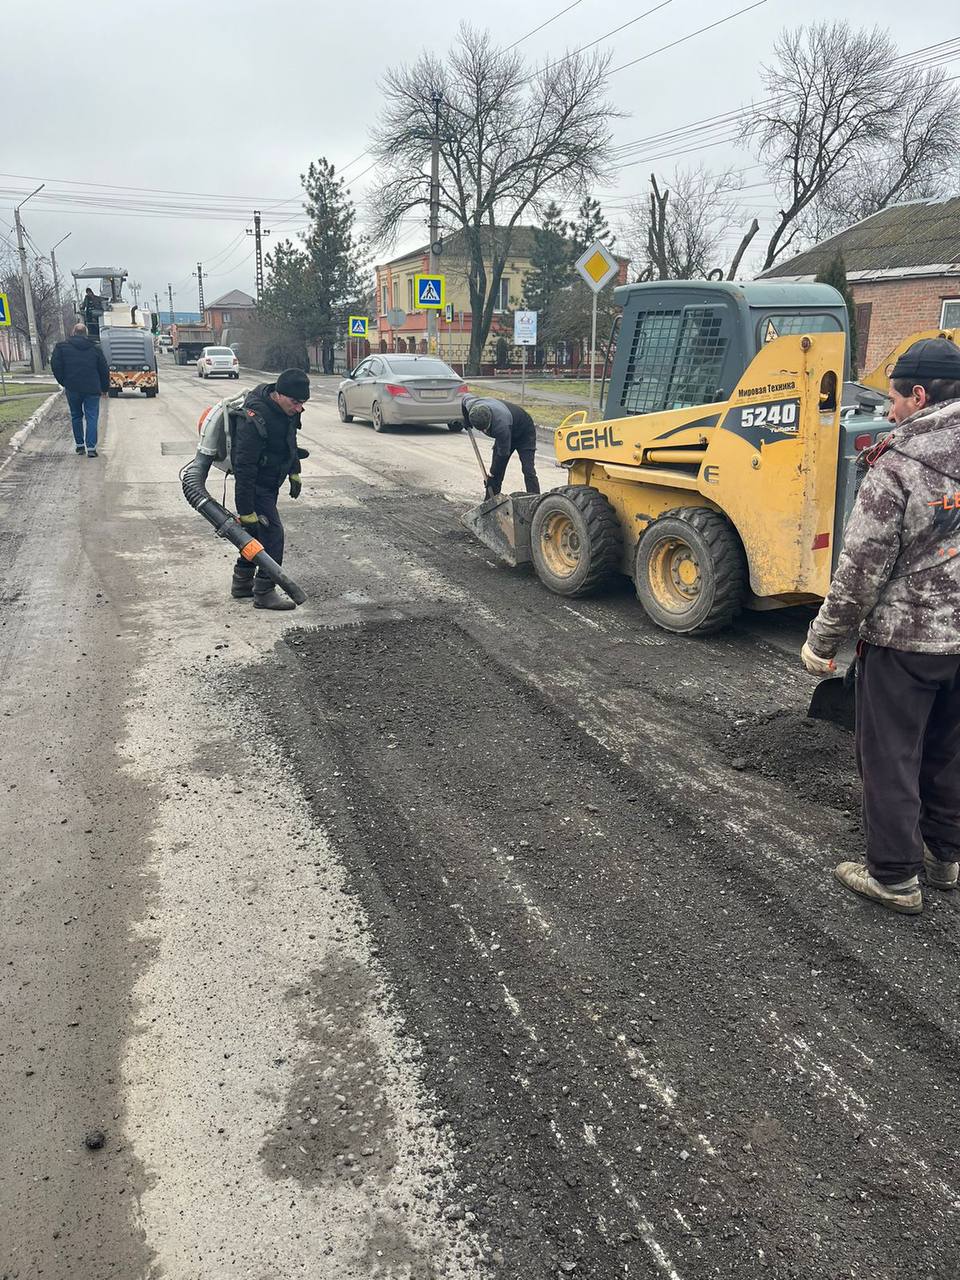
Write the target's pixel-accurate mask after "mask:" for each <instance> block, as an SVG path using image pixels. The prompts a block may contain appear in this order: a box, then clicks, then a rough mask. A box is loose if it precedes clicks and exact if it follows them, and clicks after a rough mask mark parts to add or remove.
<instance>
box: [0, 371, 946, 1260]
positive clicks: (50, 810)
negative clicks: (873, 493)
mask: <svg viewBox="0 0 960 1280" xmlns="http://www.w3.org/2000/svg"><path fill="white" fill-rule="evenodd" d="M161 373H162V379H163V380H162V390H161V395H160V396H159V398H158V399H156V400H154V401H146V400H135V399H133V398H129V399H128V398H124V399H121V400H118V401H112V402H109V404H108V405H107V406H106V412H105V415H104V420H103V427H104V431H103V446H102V454H101V457H100V458H99V459H97V460H87V459H86V458H77V457H75V455H74V453H73V448H72V438H71V436H70V432H69V426H68V425H67V423H66V422H65V420H64V418H63V416H62V415H61V416H59V417H54V418H52V419H51V420H50V421H49V422H48V423H45V424H44V425H43V426H42V427H41V428H40V429H39V430H38V431H37V432H36V433H35V434H34V436H33V437H31V439H30V441H29V443H28V446H27V447H26V449H25V450H24V451H23V453H22V454H20V455H18V456H17V457H16V458H15V459H14V460H13V461H12V462H11V463H10V465H8V466H7V467H6V468H5V469H4V470H3V471H2V472H0V505H2V513H3V519H2V523H0V548H2V550H3V552H4V555H3V562H2V568H0V712H2V714H0V750H2V754H3V760H4V764H5V769H4V780H3V784H2V786H0V832H2V833H3V836H2V840H3V867H4V873H5V874H4V893H3V898H2V907H0V1114H2V1116H3V1118H4V1119H3V1125H4V1130H3V1136H4V1157H3V1160H2V1162H0V1277H3V1280H12V1278H13V1277H17V1278H18V1280H27V1278H28V1277H29V1278H30V1280H33V1277H41V1276H42V1277H44V1278H45V1280H49V1278H50V1277H57V1278H59V1277H63V1278H64V1280H66V1278H67V1277H69V1278H70V1280H100V1278H101V1277H116V1278H117V1280H140V1278H141V1277H143V1278H144V1280H146V1278H147V1277H150V1278H154V1277H165V1278H169V1280H200V1278H201V1277H202V1278H203V1280H220V1278H221V1277H228V1276H229V1277H243V1278H247V1277H249V1278H250V1280H268V1278H269V1280H287V1278H288V1277H297V1276H307V1277H311V1278H318V1280H319V1278H322V1280H328V1278H330V1280H353V1278H354V1277H357V1278H360V1277H378V1278H379V1277H384V1278H387V1277H390V1278H393V1277H420V1278H422V1280H426V1278H428V1277H429V1278H431V1280H448V1278H451V1280H461V1278H462V1280H475V1278H479V1277H490V1278H491V1280H494V1278H495V1280H519V1278H520V1277H522V1278H523V1280H540V1278H541V1277H544V1278H545V1277H552V1276H555V1275H573V1276H585V1277H587V1276H589V1277H593V1278H595V1280H608V1278H612V1277H617V1276H628V1277H640V1278H642V1280H652V1278H654V1277H660V1278H662V1277H670V1278H672V1280H677V1278H678V1277H679V1278H680V1280H707V1278H708V1277H720V1276H724V1277H727V1276H729V1277H737V1278H738V1280H741V1278H742V1280H752V1278H753V1277H784V1278H791V1280H794V1278H795V1280H801V1278H802V1280H819V1278H821V1277H822V1278H823V1280H837V1278H838V1277H863V1280H867V1278H868V1277H869V1280H901V1278H904V1280H905V1278H906V1277H911V1278H913V1277H917V1278H920V1280H948V1278H950V1280H954V1278H955V1277H956V1275H957V1274H958V1273H960V1246H958V1244H957V1242H956V1233H957V1219H958V1212H960V1178H958V1176H957V1167H958V1156H957V1137H956V1132H957V1124H956V1120H957V1116H956V1110H957V1105H956V1101H955V1099H956V1091H955V1089H954V1087H953V1085H954V1080H955V1074H956V1061H957V1023H956V994H955V993H956V988H957V982H958V977H960V964H958V955H957V932H958V928H957V927H958V904H957V903H956V902H955V901H953V900H952V897H951V896H950V895H942V894H940V895H938V894H936V893H934V892H933V891H928V893H927V895H926V897H927V909H926V911H925V913H924V914H923V915H922V916H921V917H918V918H915V919H906V918H891V917H889V916H887V915H883V914H881V913H880V912H878V911H874V910H871V909H870V908H869V907H868V906H867V905H865V904H861V903H859V902H857V901H856V900H854V899H852V898H850V897H847V896H843V895H842V894H841V893H840V891H839V890H837V889H835V887H834V886H833V884H832V882H831V879H830V875H829V871H830V868H831V867H832V865H833V863H834V862H835V861H836V860H837V858H838V857H840V856H844V855H846V854H848V853H854V852H855V851H856V850H857V849H858V848H859V829H858V825H859V824H858V820H857V816H856V814H857V802H858V797H857V784H856V779H855V773H854V770H853V764H852V748H851V744H850V741H849V739H848V738H847V737H845V736H844V735H843V734H842V733H840V732H839V731H831V730H830V729H829V728H825V727H823V726H814V725H812V724H811V723H810V722H808V721H806V720H805V719H804V716H803V711H804V708H805V706H806V702H807V700H808V698H809V692H810V684H809V680H808V679H807V677H806V676H805V675H804V674H803V673H802V671H800V670H799V668H798V665H797V662H796V657H795V655H796V651H797V649H798V648H799V641H800V638H801V636H802V634H803V628H804V618H803V616H802V615H796V614H790V615H786V614H767V615H758V616H756V617H754V618H752V619H748V620H747V621H746V622H745V623H744V625H743V626H741V627H739V628H738V629H737V630H735V631H733V632H731V633H729V634H727V635H724V636H720V637H715V638H712V639H709V640H704V641H683V640H679V639H675V638H673V637H669V636H666V635H664V634H663V633H660V632H658V631H656V630H655V629H654V628H653V627H652V626H650V625H649V624H648V623H646V622H645V620H644V618H643V616H642V615H641V614H640V612H639V609H638V606H637V605H636V603H635V602H634V600H633V598H632V595H631V593H630V591H629V590H627V589H626V588H624V589H623V590H619V591H614V592H612V593H611V594H610V595H608V596H605V597H603V598H600V599H597V600H594V601H578V602H569V603H568V602H565V601H562V600H560V599H558V598H557V597H553V596H550V595H549V594H548V593H547V592H545V591H544V590H543V589H542V588H541V587H540V585H539V584H538V583H537V581H536V579H535V578H533V577H532V576H531V575H530V574H529V573H528V572H526V571H508V570H504V569H502V568H500V567H499V566H497V565H495V564H494V563H493V562H492V560H491V559H490V557H489V556H488V554H487V553H486V552H485V551H484V549H483V548H481V547H479V546H477V545H476V544H475V543H473V542H472V541H471V539H470V538H469V537H468V535H466V533H465V532H464V531H463V530H462V529H461V528H460V526H459V523H458V520H459V515H460V513H461V512H462V511H463V509H464V508H465V506H466V505H467V503H468V502H469V501H470V500H472V499H473V498H475V497H476V496H477V490H478V476H477V475H476V463H475V460H474V459H473V456H472V454H471V452H470V450H469V445H468V443H467V441H466V440H465V439H464V438H463V437H462V436H457V435H451V434H449V433H447V432H445V431H442V430H430V429H423V430H414V429H406V430H402V431H395V432H392V433H385V434H380V435H377V434H375V433H374V432H373V431H372V429H371V428H370V427H368V426H365V425H363V424H360V423H355V424H352V425H344V424H341V423H339V422H338V421H337V418H336V413H335V408H334V403H333V396H332V388H331V387H330V386H329V385H324V386H320V385H318V386H317V388H316V394H315V396H314V399H313V400H312V401H311V403H310V405H309V407H308V409H307V411H306V413H305V418H304V432H303V436H304V443H305V444H306V445H307V447H309V448H310V449H311V457H310V459H309V460H308V461H307V463H306V464H305V467H304V476H305V485H304V493H303V496H302V498H301V499H300V501H299V502H298V503H293V502H291V501H289V500H288V501H287V502H286V504H285V506H284V513H285V517H287V531H288V547H289V551H288V557H287V567H288V569H289V570H290V571H291V572H292V573H293V574H294V576H295V577H296V578H297V579H298V580H299V581H300V582H301V584H302V585H303V586H304V588H305V590H306V591H307V593H308V597H309V599H308V602H307V604H306V605H305V606H304V607H303V608H301V609H299V610H297V611H296V612H295V613H292V614H284V615H272V614H264V613H262V612H254V611H253V610H252V608H251V607H250V606H249V602H243V601H232V600H230V599H229V596H228V584H229V574H230V565H231V561H232V556H231V554H230V553H229V552H228V550H227V549H226V548H225V547H224V546H222V545H221V544H219V543H217V542H216V541H215V540H214V538H213V537H212V535H211V533H210V530H209V526H207V525H206V524H205V523H204V522H203V521H201V520H200V519H199V517H197V516H196V515H195V514H194V513H192V512H191V511H190V510H189V509H188V508H187V506H186V505H185V503H184V501H183V499H182V496H181V494H180V489H179V483H178V480H177V471H178V469H179V467H180V465H181V464H182V462H183V461H185V460H186V459H187V457H188V456H190V454H191V453H192V451H193V447H194V444H195V441H196V419H197V417H198V415H199V412H200V410H201V408H202V407H203V406H204V405H205V404H207V403H209V402H210V401H211V399H212V398H213V396H214V395H216V394H219V393H220V392H221V391H233V390H234V389H235V385H233V384H228V385H227V386H226V387H225V388H222V389H221V388H220V387H219V386H217V387H216V388H211V387H209V386H207V385H206V384H201V383H200V382H199V381H198V380H196V378H195V377H194V376H193V375H192V374H191V373H189V372H188V371H185V370H177V369H174V368H173V367H172V366H170V365H169V364H168V363H165V364H164V366H163V368H162V370H161ZM249 381H250V380H249V379H245V380H243V381H241V384H240V385H241V386H244V385H247V384H248V383H249ZM541 474H542V478H543V479H544V480H545V482H546V484H547V485H549V484H551V483H560V482H561V480H562V473H560V472H559V471H554V470H553V469H552V467H551V464H550V459H549V451H548V450H545V451H544V456H543V459H542V463H541ZM517 479H519V474H518V476H517ZM97 1132H99V1133H101V1134H102V1135H103V1137H104V1141H103V1145H102V1146H101V1147H99V1148H97V1149H94V1150H90V1149H88V1147H87V1146H86V1145H85V1138H86V1137H87V1136H88V1135H91V1134H94V1133H97Z"/></svg>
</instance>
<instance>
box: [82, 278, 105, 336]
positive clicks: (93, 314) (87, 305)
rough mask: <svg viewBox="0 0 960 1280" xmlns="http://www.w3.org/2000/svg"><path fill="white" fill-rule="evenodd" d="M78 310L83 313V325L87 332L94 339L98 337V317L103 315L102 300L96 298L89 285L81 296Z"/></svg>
mask: <svg viewBox="0 0 960 1280" xmlns="http://www.w3.org/2000/svg"><path fill="white" fill-rule="evenodd" d="M80 310H81V311H82V312H83V319H84V323H85V324H86V326H87V332H88V333H89V334H91V335H92V336H93V337H94V338H99V336H100V317H101V316H102V315H103V299H102V298H98V297H97V295H96V294H95V293H94V292H93V290H92V289H91V288H90V286H89V285H87V289H86V292H85V293H84V295H83V302H82V303H81V304H80Z"/></svg>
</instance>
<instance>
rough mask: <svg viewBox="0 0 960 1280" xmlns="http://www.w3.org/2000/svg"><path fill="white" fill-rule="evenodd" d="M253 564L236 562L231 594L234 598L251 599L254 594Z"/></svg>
mask: <svg viewBox="0 0 960 1280" xmlns="http://www.w3.org/2000/svg"><path fill="white" fill-rule="evenodd" d="M253 574H254V567H253V565H252V564H249V565H248V564H236V565H234V566H233V579H232V581H231V583H230V594H231V595H232V596H233V598H234V600H249V598H250V597H251V596H252V595H253Z"/></svg>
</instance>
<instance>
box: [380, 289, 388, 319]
mask: <svg viewBox="0 0 960 1280" xmlns="http://www.w3.org/2000/svg"><path fill="white" fill-rule="evenodd" d="M388 310H389V303H388V302H387V286H386V285H381V287H380V314H381V315H382V316H385V315H386V314H387V311H388Z"/></svg>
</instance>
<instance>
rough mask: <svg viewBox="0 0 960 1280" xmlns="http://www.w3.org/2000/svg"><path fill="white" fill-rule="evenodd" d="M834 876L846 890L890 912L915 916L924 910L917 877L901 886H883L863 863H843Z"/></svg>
mask: <svg viewBox="0 0 960 1280" xmlns="http://www.w3.org/2000/svg"><path fill="white" fill-rule="evenodd" d="M833 875H834V879H836V880H839V881H840V883H841V884H842V885H843V886H844V887H845V888H847V889H851V890H852V891H853V892H854V893H859V894H860V896H861V897H862V898H869V899H870V901H871V902H876V903H878V904H879V905H880V906H881V907H886V908H887V910H888V911H900V912H902V913H903V914H904V915H909V916H914V915H916V914H917V913H918V912H920V911H922V910H923V898H922V897H921V896H920V881H919V880H918V879H917V877H916V876H911V877H910V879H909V880H902V881H901V882H900V883H899V884H881V883H880V881H879V880H875V879H874V878H873V876H872V875H871V874H870V871H869V869H868V868H867V867H866V866H864V864H863V863H862V862H841V863H840V865H839V866H838V867H834V870H833Z"/></svg>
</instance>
